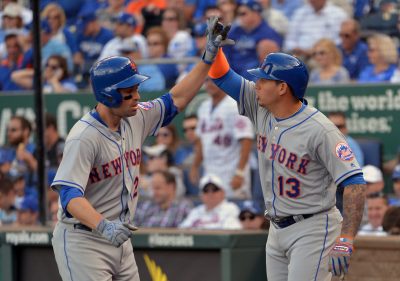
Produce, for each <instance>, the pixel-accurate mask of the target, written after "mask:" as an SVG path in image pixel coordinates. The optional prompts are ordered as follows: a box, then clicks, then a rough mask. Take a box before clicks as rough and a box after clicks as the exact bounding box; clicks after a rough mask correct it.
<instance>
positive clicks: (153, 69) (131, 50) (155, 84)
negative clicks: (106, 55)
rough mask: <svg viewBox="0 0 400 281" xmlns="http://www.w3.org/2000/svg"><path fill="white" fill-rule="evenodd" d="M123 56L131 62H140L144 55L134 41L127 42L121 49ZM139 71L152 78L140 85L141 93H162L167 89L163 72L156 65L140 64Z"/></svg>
mask: <svg viewBox="0 0 400 281" xmlns="http://www.w3.org/2000/svg"><path fill="white" fill-rule="evenodd" d="M119 52H120V53H119V54H120V55H121V56H124V57H127V58H129V59H130V60H131V61H140V60H141V59H142V54H141V52H140V50H139V47H138V45H137V44H136V43H135V42H132V41H125V42H123V43H122V44H121V46H120V48H119ZM137 68H138V70H139V71H140V73H141V74H142V75H146V76H149V77H151V79H150V80H149V81H146V82H145V83H142V84H140V86H139V88H140V90H141V92H151V91H162V90H164V89H166V87H165V78H164V75H163V74H162V72H161V70H160V69H159V68H158V67H157V65H155V64H139V65H138V66H137Z"/></svg>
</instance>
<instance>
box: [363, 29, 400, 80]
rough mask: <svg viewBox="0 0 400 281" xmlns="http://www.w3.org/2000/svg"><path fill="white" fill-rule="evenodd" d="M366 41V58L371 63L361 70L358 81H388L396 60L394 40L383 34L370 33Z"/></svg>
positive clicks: (394, 68) (393, 70)
mask: <svg viewBox="0 0 400 281" xmlns="http://www.w3.org/2000/svg"><path fill="white" fill-rule="evenodd" d="M367 41H368V60H369V62H370V63H371V65H369V66H366V67H365V68H364V69H363V70H362V71H361V73H360V77H359V78H358V82H384V81H390V79H391V77H392V76H393V73H394V72H395V70H396V64H397V60H398V54H397V49H396V45H395V43H394V41H393V40H392V39H391V38H390V37H389V36H387V35H384V34H376V35H372V36H371V37H369V38H368V40H367Z"/></svg>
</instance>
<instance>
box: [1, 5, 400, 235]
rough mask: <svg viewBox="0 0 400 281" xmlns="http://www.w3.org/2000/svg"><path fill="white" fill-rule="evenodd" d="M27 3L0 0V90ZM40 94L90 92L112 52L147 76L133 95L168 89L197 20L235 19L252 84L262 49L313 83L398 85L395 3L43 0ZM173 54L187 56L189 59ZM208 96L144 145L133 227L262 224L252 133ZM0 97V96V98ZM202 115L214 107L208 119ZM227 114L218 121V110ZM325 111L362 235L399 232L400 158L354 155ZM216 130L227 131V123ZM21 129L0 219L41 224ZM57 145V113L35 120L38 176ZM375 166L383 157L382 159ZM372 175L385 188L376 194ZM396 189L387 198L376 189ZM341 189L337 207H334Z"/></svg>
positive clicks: (11, 136) (192, 53)
mask: <svg viewBox="0 0 400 281" xmlns="http://www.w3.org/2000/svg"><path fill="white" fill-rule="evenodd" d="M27 2H29V1H13V0H5V1H2V2H1V5H3V6H2V7H0V8H1V12H0V19H1V28H0V91H1V92H9V93H10V94H13V93H14V92H18V91H26V90H31V89H32V87H33V75H34V71H33V51H32V41H33V40H32V38H33V36H34V35H33V34H32V32H31V26H32V12H31V10H30V9H29V6H28V5H27ZM40 3H41V7H40V8H41V23H40V26H41V51H42V66H43V74H42V77H43V92H45V93H49V94H56V93H67V92H78V91H84V92H88V91H90V81H89V80H88V79H89V70H90V67H91V66H92V65H93V63H94V62H96V61H98V60H100V59H102V58H105V57H108V56H113V55H122V56H127V57H129V58H131V59H132V60H134V61H135V62H137V64H138V69H139V72H140V73H141V74H145V75H149V76H151V79H150V80H148V81H146V82H145V83H143V84H141V86H140V91H141V92H145V91H162V90H164V89H167V88H170V87H171V86H173V85H174V84H175V82H176V81H179V79H182V77H183V76H184V75H185V74H186V73H187V72H188V70H190V69H191V67H192V66H193V62H194V61H195V59H196V58H197V59H198V58H199V56H200V54H202V53H203V50H204V48H205V41H206V39H205V30H206V19H207V18H208V17H210V16H214V15H217V16H218V17H219V18H220V19H221V21H223V22H225V23H232V29H231V31H230V33H229V37H230V38H232V39H234V40H235V41H236V44H235V45H234V46H227V47H224V52H225V54H226V56H227V58H228V61H229V64H230V66H231V67H232V69H233V70H235V71H236V72H238V73H239V74H241V75H243V76H244V77H246V78H247V79H253V77H251V76H249V75H248V74H247V72H246V70H247V69H250V68H254V67H257V66H258V65H259V64H260V62H261V60H262V59H263V58H264V57H265V56H266V54H268V53H271V52H277V51H284V52H287V53H291V54H294V55H296V56H298V57H300V58H302V59H303V60H304V61H305V62H307V66H308V67H309V70H310V83H311V84H323V85H330V84H335V85H336V84H339V83H384V82H387V83H391V82H392V83H396V82H399V81H400V69H399V52H400V48H399V40H398V38H399V35H400V13H399V9H400V4H399V3H398V1H396V0H380V1H379V0H376V1H367V0H364V1H363V0H360V1H347V0H331V1H329V0H308V1H306V0H287V1H285V0H259V1H257V0H237V1H235V0H201V1H200V0H181V1H179V0H150V1H149V0H147V1H142V0H131V1H129V0H102V1H101V0H98V1H93V0H86V1H85V0H74V1H72V0H69V1H49V0H46V1H44V0H42V1H41V2H40ZM184 58H192V59H193V60H192V61H191V62H190V61H189V62H188V61H187V60H185V61H184V62H182V60H183V59H184ZM204 89H205V91H206V92H207V94H208V98H207V99H206V100H205V101H204V102H203V103H202V104H201V106H200V107H199V110H198V114H195V115H190V116H185V118H184V121H183V124H182V128H183V134H184V139H183V140H181V139H179V137H178V136H179V134H178V131H177V128H176V127H175V126H174V125H168V126H166V127H163V128H161V129H160V131H159V133H158V135H157V137H156V139H155V143H154V145H152V146H146V147H144V148H143V155H142V156H143V157H142V159H141V169H142V176H141V182H140V193H141V196H140V200H139V205H138V209H137V213H136V218H135V219H136V221H135V223H136V224H137V226H139V227H180V228H188V227H190V228H205V229H242V228H245V229H266V228H267V226H268V222H267V221H266V219H265V218H264V216H263V199H262V193H261V186H260V182H259V181H260V179H259V175H258V169H257V159H256V157H257V156H256V153H255V151H254V150H255V144H254V133H253V129H252V128H251V124H250V122H249V121H248V120H246V118H244V117H241V116H240V115H239V114H238V112H237V108H236V105H235V103H234V102H233V100H232V99H231V98H229V97H227V96H226V95H225V94H224V93H223V92H221V90H219V89H218V88H217V87H216V86H215V85H214V84H213V83H212V82H211V81H209V80H207V81H206V82H205V85H204ZM1 92H0V94H2V93H1ZM209 112H213V113H212V114H209ZM224 116H225V117H224ZM329 118H330V119H331V120H332V122H333V123H335V124H336V125H337V126H338V128H339V129H341V131H342V133H343V134H344V135H345V136H346V138H347V139H348V142H349V144H350V147H351V148H352V150H353V151H354V153H355V155H356V157H357V160H358V161H359V163H360V165H362V166H364V169H363V172H364V177H365V180H366V182H367V184H368V195H367V203H366V207H365V218H364V220H363V224H362V227H361V229H360V235H362V234H369V235H370V234H372V235H386V234H387V233H393V234H395V233H398V232H399V228H400V225H399V221H400V220H399V212H400V211H399V208H400V162H399V161H398V160H397V159H396V160H394V161H392V162H391V164H390V165H386V166H385V170H384V171H382V169H381V168H382V167H383V165H381V166H380V167H376V166H372V165H369V163H365V162H364V157H363V155H362V154H363V152H362V150H361V149H360V147H359V146H358V144H357V141H356V140H354V139H352V138H351V137H350V136H348V134H347V131H346V124H345V122H346V120H345V116H344V115H343V114H340V112H339V113H338V112H332V113H331V114H330V115H329ZM224 128H225V129H224ZM32 139H33V138H32V124H30V122H29V121H28V120H27V119H25V118H24V117H21V116H13V117H12V118H11V120H10V122H9V124H8V127H7V143H6V144H5V145H4V146H2V147H0V225H1V224H3V225H6V224H15V225H32V224H37V223H38V210H39V208H38V206H39V205H38V204H39V203H38V191H37V179H36V170H37V160H36V157H35V154H36V151H35V145H34V143H33V142H32ZM63 144H64V140H63V138H62V137H60V136H59V135H58V131H57V122H56V119H55V117H54V116H52V115H50V114H47V115H46V129H45V147H46V153H47V162H46V167H47V176H48V182H49V184H50V183H51V181H52V178H53V177H54V175H55V171H56V170H57V167H58V164H59V163H60V160H61V158H62V152H63ZM381 164H382V163H381ZM383 172H385V173H386V174H388V175H391V177H392V181H393V187H388V188H385V189H384V181H383ZM384 190H393V194H390V195H387V194H384V193H383V191H384ZM340 192H341V191H340V190H338V200H337V201H338V207H339V209H340V207H341V205H340V204H341V200H340ZM48 201H49V205H48V209H49V210H50V214H49V218H48V219H49V220H50V221H53V222H55V221H56V220H57V214H56V213H57V209H58V195H57V194H56V193H55V192H52V191H51V189H48Z"/></svg>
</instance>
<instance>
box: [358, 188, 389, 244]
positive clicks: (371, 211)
mask: <svg viewBox="0 0 400 281" xmlns="http://www.w3.org/2000/svg"><path fill="white" fill-rule="evenodd" d="M367 206H368V223H367V224H366V225H364V226H363V227H361V229H360V231H359V232H358V233H357V234H358V235H374V236H386V232H385V231H383V228H382V221H383V216H384V215H385V212H386V210H387V208H388V200H387V198H386V196H385V195H383V194H382V193H373V194H370V195H368V196H367Z"/></svg>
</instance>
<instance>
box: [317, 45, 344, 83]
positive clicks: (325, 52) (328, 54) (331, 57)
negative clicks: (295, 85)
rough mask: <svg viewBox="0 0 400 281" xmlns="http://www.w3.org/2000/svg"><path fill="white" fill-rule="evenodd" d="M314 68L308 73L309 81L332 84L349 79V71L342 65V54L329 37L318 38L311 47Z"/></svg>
mask: <svg viewBox="0 0 400 281" xmlns="http://www.w3.org/2000/svg"><path fill="white" fill-rule="evenodd" d="M312 56H313V58H314V59H315V62H316V68H315V69H313V70H312V71H311V73H310V80H309V82H310V83H313V84H320V85H323V84H324V85H332V84H341V83H347V82H349V81H350V77H349V73H348V72H347V70H346V69H345V68H344V67H343V66H342V56H341V54H340V51H339V49H338V48H336V46H335V43H334V42H333V41H332V40H330V39H325V38H323V39H320V40H318V41H317V43H315V45H314V47H313V54H312Z"/></svg>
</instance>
